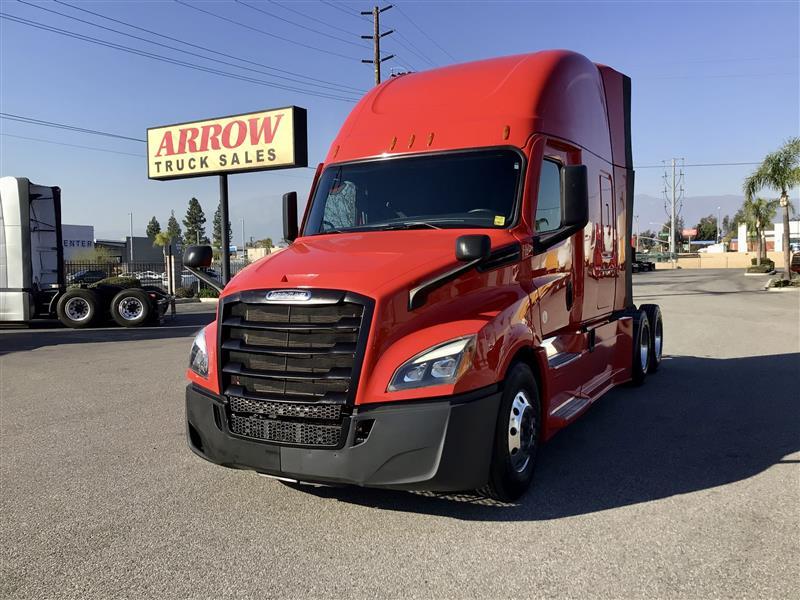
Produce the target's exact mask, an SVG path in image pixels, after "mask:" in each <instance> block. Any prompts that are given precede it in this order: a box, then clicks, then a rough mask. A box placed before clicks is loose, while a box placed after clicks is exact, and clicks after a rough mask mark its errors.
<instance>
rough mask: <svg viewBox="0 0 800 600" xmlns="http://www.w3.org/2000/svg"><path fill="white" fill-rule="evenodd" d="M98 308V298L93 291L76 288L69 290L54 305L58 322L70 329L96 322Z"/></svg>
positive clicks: (80, 327)
mask: <svg viewBox="0 0 800 600" xmlns="http://www.w3.org/2000/svg"><path fill="white" fill-rule="evenodd" d="M99 308H100V298H99V297H98V295H97V294H96V293H95V291H94V290H89V289H85V288H78V289H74V290H69V291H68V292H66V293H65V294H64V295H63V296H61V298H59V299H58V304H56V315H57V316H58V320H59V321H61V322H62V323H63V324H64V325H66V326H67V327H71V328H72V329H82V328H84V327H89V326H91V325H92V324H93V323H94V322H95V321H96V320H97V316H98V313H99Z"/></svg>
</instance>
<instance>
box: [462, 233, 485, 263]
mask: <svg viewBox="0 0 800 600" xmlns="http://www.w3.org/2000/svg"><path fill="white" fill-rule="evenodd" d="M491 250H492V241H491V239H490V238H489V236H488V235H462V236H459V237H458V239H456V258H457V259H458V260H460V261H462V262H472V261H475V260H483V259H485V258H487V257H488V256H489V253H490V252H491Z"/></svg>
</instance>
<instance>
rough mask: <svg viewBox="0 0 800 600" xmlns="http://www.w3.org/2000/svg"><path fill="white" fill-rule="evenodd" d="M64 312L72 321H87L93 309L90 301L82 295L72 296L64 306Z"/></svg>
mask: <svg viewBox="0 0 800 600" xmlns="http://www.w3.org/2000/svg"><path fill="white" fill-rule="evenodd" d="M64 312H66V313H67V316H68V317H69V318H70V320H72V321H85V320H86V319H88V318H89V315H90V314H91V312H92V310H91V308H90V307H89V303H88V302H87V301H86V300H84V299H83V298H80V297H75V298H70V299H69V300H67V305H66V306H65V307H64Z"/></svg>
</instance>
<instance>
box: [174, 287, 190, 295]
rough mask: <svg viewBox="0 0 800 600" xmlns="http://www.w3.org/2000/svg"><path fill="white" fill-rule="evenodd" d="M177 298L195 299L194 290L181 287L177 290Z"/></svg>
mask: <svg viewBox="0 0 800 600" xmlns="http://www.w3.org/2000/svg"><path fill="white" fill-rule="evenodd" d="M175 297H176V298H194V288H190V287H179V288H178V289H177V290H175Z"/></svg>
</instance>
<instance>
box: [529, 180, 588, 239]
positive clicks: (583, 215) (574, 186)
mask: <svg viewBox="0 0 800 600" xmlns="http://www.w3.org/2000/svg"><path fill="white" fill-rule="evenodd" d="M561 176H562V177H563V182H562V185H563V190H564V196H563V205H562V212H563V217H562V219H561V227H559V228H558V229H555V230H553V231H548V232H546V233H543V234H541V235H538V236H536V237H535V238H534V240H533V247H534V251H535V252H544V251H545V250H547V249H548V248H550V247H551V246H554V245H555V244H558V243H559V242H563V241H564V240H565V239H567V238H568V237H570V236H571V235H573V234H575V233H577V232H578V231H580V230H581V229H583V228H584V227H586V224H587V223H588V222H589V178H588V176H587V172H586V165H571V166H566V167H562V169H561Z"/></svg>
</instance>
